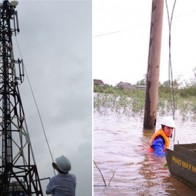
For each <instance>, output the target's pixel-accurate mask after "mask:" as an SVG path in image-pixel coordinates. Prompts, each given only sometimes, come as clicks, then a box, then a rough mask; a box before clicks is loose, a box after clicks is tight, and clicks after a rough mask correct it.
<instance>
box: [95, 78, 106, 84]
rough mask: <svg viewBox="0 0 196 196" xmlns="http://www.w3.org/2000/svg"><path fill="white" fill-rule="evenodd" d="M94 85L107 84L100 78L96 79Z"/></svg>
mask: <svg viewBox="0 0 196 196" xmlns="http://www.w3.org/2000/svg"><path fill="white" fill-rule="evenodd" d="M94 85H98V86H105V84H104V82H103V81H102V80H98V79H94Z"/></svg>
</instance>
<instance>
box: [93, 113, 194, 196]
mask: <svg viewBox="0 0 196 196" xmlns="http://www.w3.org/2000/svg"><path fill="white" fill-rule="evenodd" d="M157 119H158V118H157ZM159 127H160V125H159V124H158V122H157V129H158V128H159ZM195 131H196V122H195V121H189V120H186V121H185V122H183V121H182V119H181V118H180V117H179V118H177V119H176V134H175V141H176V142H179V143H181V144H182V143H195V142H196V134H195ZM151 135H152V134H146V135H145V134H144V133H143V117H141V116H134V117H133V116H126V115H124V114H116V113H112V112H109V113H105V114H100V113H99V112H94V161H95V163H96V165H97V167H98V168H99V169H100V170H101V173H102V174H103V178H104V180H105V183H106V185H107V186H105V185H104V180H103V178H102V177H101V174H100V172H99V170H98V168H97V167H96V166H95V165H94V196H115V195H119V196H126V195H128V196H132V195H133V196H134V195H136V196H137V195H139V196H140V195H144V196H145V195H146V196H148V195H152V196H154V195H158V196H159V195H161V196H162V195H172V196H177V195H178V196H181V195H182V196H184V195H187V196H192V195H196V192H195V191H194V190H193V189H191V188H190V187H188V186H187V185H185V184H184V183H182V182H181V181H179V180H177V179H176V178H175V177H173V176H171V175H170V173H169V170H168V168H167V166H166V165H165V163H166V159H165V158H163V157H162V158H160V157H155V156H153V154H151V153H150V152H148V151H147V147H148V143H149V139H150V137H151Z"/></svg>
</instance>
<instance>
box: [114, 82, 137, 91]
mask: <svg viewBox="0 0 196 196" xmlns="http://www.w3.org/2000/svg"><path fill="white" fill-rule="evenodd" d="M116 87H117V88H121V89H124V90H130V89H135V88H136V86H135V85H132V84H130V83H128V82H120V83H118V84H117V85H116Z"/></svg>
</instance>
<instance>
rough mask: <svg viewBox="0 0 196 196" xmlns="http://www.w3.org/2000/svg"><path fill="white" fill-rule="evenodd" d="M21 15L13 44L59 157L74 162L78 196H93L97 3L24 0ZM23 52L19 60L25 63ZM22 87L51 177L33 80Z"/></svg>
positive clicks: (43, 167) (34, 138)
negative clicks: (94, 23) (94, 12)
mask: <svg viewBox="0 0 196 196" xmlns="http://www.w3.org/2000/svg"><path fill="white" fill-rule="evenodd" d="M17 11H18V16H19V24H20V33H19V34H18V35H17V41H16V38H15V37H13V43H14V44H15V48H17V47H16V43H17V42H18V44H19V49H20V51H21V56H22V58H23V60H24V65H25V68H26V70H27V73H28V77H29V79H30V83H31V85H32V88H33V92H34V95H35V98H36V100H37V104H38V107H39V111H40V114H41V117H42V120H43V124H44V127H45V131H46V134H47V137H48V141H49V144H50V147H51V151H52V154H53V157H54V158H56V157H58V156H60V155H62V154H63V155H65V156H67V157H68V158H69V159H70V160H71V162H72V171H71V172H72V173H74V174H75V175H76V177H77V190H76V191H77V195H78V196H84V195H85V196H90V195H92V178H91V175H92V170H91V166H92V162H91V161H92V156H91V152H92V143H91V142H92V132H91V130H92V118H91V113H92V109H91V108H92V107H91V106H92V99H91V97H92V96H91V94H92V85H91V81H92V59H91V58H92V55H91V53H92V47H91V43H92V33H91V32H92V24H91V21H92V13H91V11H92V2H91V1H90V0H78V1H74V0H73V1H72V0H69V1H66V0H61V1H60V0H59V1H58V0H49V1H47V0H45V1H44V0H41V1H38V0H27V1H26V0H25V1H24V0H20V1H19V4H18V6H17ZM19 49H18V50H16V51H15V53H14V56H15V59H17V58H21V57H20V52H19ZM19 88H20V92H21V96H22V102H23V107H24V110H25V115H26V120H27V125H28V129H29V132H30V135H31V142H32V146H33V150H34V154H35V159H36V162H37V165H38V172H39V175H40V178H45V177H51V176H52V175H53V170H52V167H51V163H52V160H51V158H50V154H49V151H48V149H47V145H46V142H45V138H44V135H43V130H42V126H41V123H40V120H39V117H38V113H37V110H36V107H35V104H34V101H33V96H32V94H31V90H30V87H29V84H28V81H27V77H25V82H24V83H23V84H22V85H21V86H19ZM84 179H85V180H84ZM47 183H48V181H45V182H44V183H43V184H44V185H43V191H44V192H45V185H46V184H47Z"/></svg>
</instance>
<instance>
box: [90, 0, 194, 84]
mask: <svg viewBox="0 0 196 196" xmlns="http://www.w3.org/2000/svg"><path fill="white" fill-rule="evenodd" d="M167 2H168V5H169V12H170V16H171V11H172V7H173V3H174V0H167ZM151 7H152V0H145V1H135V0H93V78H94V79H102V80H103V82H105V83H108V84H112V85H116V84H117V83H118V82H120V81H123V82H130V83H134V84H135V83H136V82H137V81H139V80H141V79H144V78H145V74H146V73H147V64H148V50H149V37H150V22H151ZM195 21H196V3H195V0H186V1H184V0H177V1H176V6H175V10H174V18H173V21H172V29H171V45H172V48H171V55H172V67H173V76H174V79H178V78H181V80H180V81H183V80H189V79H190V78H193V69H194V68H195V67H196V57H195V51H196V36H195V35H196V28H195V25H194V24H195ZM168 36H169V31H168V20H167V10H166V4H165V1H164V16H163V31H162V49H161V62H160V81H161V82H164V81H167V80H168V79H169V76H168V56H169V48H168Z"/></svg>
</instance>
